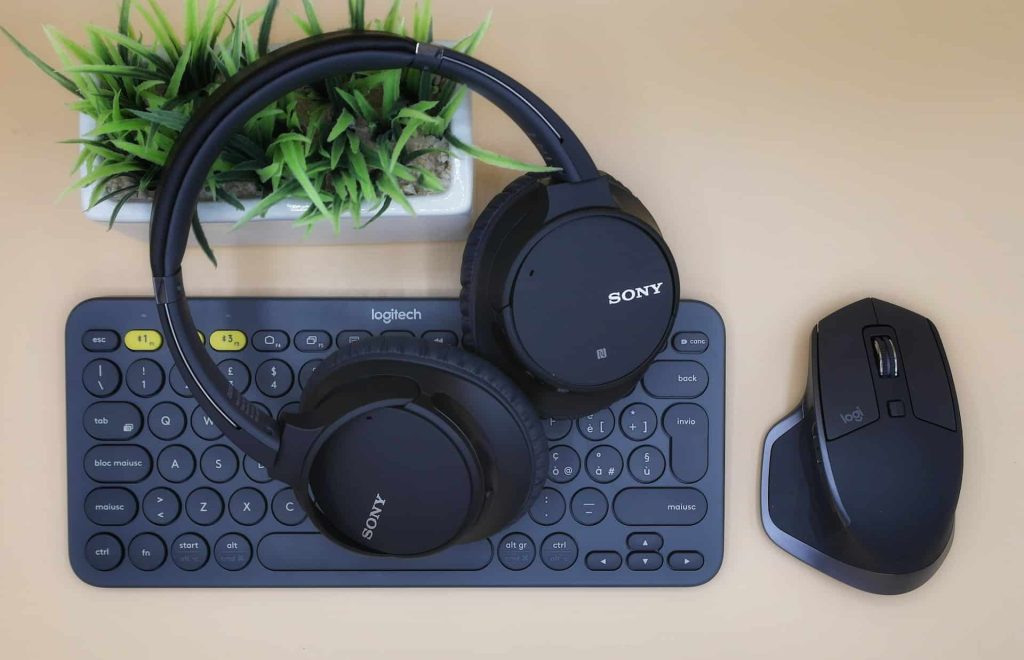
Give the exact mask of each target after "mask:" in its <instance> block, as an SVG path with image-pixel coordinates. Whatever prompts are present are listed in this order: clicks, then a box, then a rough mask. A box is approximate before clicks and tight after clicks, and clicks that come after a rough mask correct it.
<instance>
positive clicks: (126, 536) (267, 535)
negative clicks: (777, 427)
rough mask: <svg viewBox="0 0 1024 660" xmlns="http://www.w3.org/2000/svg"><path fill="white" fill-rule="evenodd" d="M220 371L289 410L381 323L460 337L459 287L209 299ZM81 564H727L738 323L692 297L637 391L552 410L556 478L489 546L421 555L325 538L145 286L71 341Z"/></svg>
mask: <svg viewBox="0 0 1024 660" xmlns="http://www.w3.org/2000/svg"><path fill="white" fill-rule="evenodd" d="M191 308H192V314H193V316H194V318H195V321H196V325H197V327H198V328H200V330H201V332H202V333H203V339H204V341H205V343H206V345H207V347H208V349H209V350H210V352H211V354H212V355H213V357H214V359H215V360H216V361H217V362H218V364H219V365H220V369H221V371H222V372H223V373H224V375H225V376H226V377H227V378H228V379H229V380H230V381H231V382H232V384H233V385H234V386H235V387H236V388H238V389H239V390H242V391H244V392H245V394H246V396H247V397H248V398H249V399H250V400H252V401H254V402H258V403H259V404H261V405H263V406H266V408H267V409H268V410H269V411H270V412H271V413H273V414H280V413H281V412H282V411H289V410H292V409H295V408H296V407H297V405H298V403H297V402H298V399H299V396H300V393H301V391H302V387H303V386H304V385H305V384H306V383H307V382H308V381H309V378H310V375H311V374H312V373H313V371H314V370H315V369H316V366H317V364H319V363H320V361H321V360H323V359H324V358H325V357H326V356H327V355H329V354H330V352H331V351H332V350H333V349H334V348H335V347H336V346H338V345H343V344H346V343H349V342H355V341H362V340H363V339H365V338H366V337H369V336H371V335H376V334H381V333H398V334H406V335H415V336H420V337H423V338H424V339H426V340H428V341H435V342H440V343H446V344H456V345H457V344H459V343H460V340H461V337H460V322H459V303H458V301H457V300H449V299H311V298H296V299H283V298H282V299H255V298H223V299H213V298H208V299H196V300H193V301H192V302H191ZM65 355H66V368H67V375H66V385H67V429H68V431H67V447H68V544H69V548H68V550H69V556H70V560H71V566H72V568H73V569H74V571H75V573H76V574H77V575H78V576H79V577H80V578H81V579H82V580H84V581H85V582H87V583H89V584H92V585H96V586H104V587H236V586H237V587H242V586H245V587H259V586H263V587H288V586H335V587H342V586H692V585H697V584H701V583H704V582H706V581H708V580H710V579H711V578H712V577H713V576H714V575H715V573H716V572H717V571H718V569H719V566H720V565H721V562H722V545H723V523H724V521H723V513H724V502H723V496H724V492H723V481H724V474H723V472H724V445H725V439H724V422H725V328H724V326H723V324H722V320H721V317H720V316H719V315H718V313H717V312H716V311H715V310H714V309H713V308H712V307H710V306H709V305H707V304H705V303H701V302H696V301H683V302H681V303H680V306H679V314H678V318H677V320H676V328H675V333H674V334H673V337H672V340H671V345H669V346H667V347H666V348H665V350H664V351H663V352H662V353H661V355H660V356H659V357H658V360H657V361H656V362H655V363H654V364H653V365H652V366H651V367H650V368H649V369H648V371H647V373H646V375H645V376H644V378H643V380H642V382H641V383H640V384H639V385H637V387H636V389H635V390H634V392H633V393H632V394H631V395H630V396H628V397H625V398H624V399H622V400H621V401H619V402H617V403H615V404H614V405H612V406H611V407H610V408H609V409H605V410H602V411H600V412H597V413H595V414H593V415H588V416H587V417H584V418H581V419H578V420H573V421H570V420H563V421H554V420H544V421H543V424H544V428H545V430H546V432H547V436H548V438H549V440H550V447H549V452H550V456H551V465H550V468H549V475H548V483H547V484H546V487H545V488H544V490H543V491H542V492H541V495H540V497H539V498H538V500H537V501H536V503H535V504H534V505H533V506H532V508H531V509H530V510H529V512H528V514H527V515H524V516H523V517H522V518H521V519H520V520H519V521H518V522H516V523H515V524H513V525H512V526H511V527H509V528H508V529H506V530H504V531H503V532H501V533H500V534H497V535H495V536H493V537H491V538H490V539H486V540H482V541H477V542H474V543H469V544H464V545H460V546H455V547H452V548H449V549H447V550H444V551H443V552H440V553H438V554H435V555H430V556H426V557H417V558H382V557H369V556H364V555H360V554H356V553H353V552H349V551H347V550H345V549H342V548H340V547H338V546H336V545H334V544H333V543H331V542H329V541H327V540H326V539H324V538H323V537H321V536H320V535H319V534H318V533H317V532H316V530H315V529H314V527H313V525H312V524H311V523H310V522H309V520H307V519H306V518H305V517H304V515H303V514H302V511H301V509H299V507H298V506H297V504H296V502H295V499H294V496H293V495H292V493H291V491H290V490H288V489H287V488H286V487H285V486H284V485H283V484H280V483H276V482H274V481H271V480H270V479H269V477H268V476H267V471H266V468H265V467H264V466H262V465H260V464H258V463H256V462H255V461H253V460H252V459H250V458H247V457H245V456H244V455H243V454H242V453H241V452H240V451H239V450H237V449H235V448H234V447H233V446H232V445H231V444H229V443H228V442H227V441H226V439H225V438H224V437H223V436H221V434H220V432H219V431H218V430H217V428H216V427H215V426H214V425H213V424H212V423H211V421H210V420H209V418H207V416H206V415H205V414H204V413H203V411H202V410H201V409H200V408H198V406H197V405H196V403H195V402H194V401H193V399H192V398H191V395H190V393H189V392H188V389H187V387H186V386H185V383H184V381H183V380H182V378H181V376H180V374H179V373H178V372H177V369H176V368H175V367H174V365H173V362H172V360H171V358H170V355H169V354H168V352H167V351H166V349H165V348H164V338H163V337H162V334H161V331H160V323H159V320H158V319H157V316H156V310H155V306H154V304H153V301H152V300H151V299H149V298H102V299H93V300H87V301H85V302H83V303H81V304H80V305H78V306H77V307H76V308H75V309H74V310H72V312H71V314H70V316H69V317H68V322H67V329H66V337H65Z"/></svg>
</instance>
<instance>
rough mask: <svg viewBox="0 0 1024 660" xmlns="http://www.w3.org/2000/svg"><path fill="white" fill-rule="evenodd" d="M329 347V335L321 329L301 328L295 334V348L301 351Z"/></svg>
mask: <svg viewBox="0 0 1024 660" xmlns="http://www.w3.org/2000/svg"><path fill="white" fill-rule="evenodd" d="M330 347H331V336H330V335H329V334H327V333H326V332H324V331H323V330H303V331H302V332H298V333H296V334H295V348H297V349H299V350H300V351H302V352H303V353H316V352H318V351H326V350H327V349H328V348H330Z"/></svg>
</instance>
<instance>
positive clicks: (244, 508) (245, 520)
mask: <svg viewBox="0 0 1024 660" xmlns="http://www.w3.org/2000/svg"><path fill="white" fill-rule="evenodd" d="M228 513H230V514H231V517H232V518H234V519H235V522H237V523H239V524H241V525H255V524H256V523H258V522H259V521H261V520H263V516H265V515H266V513H267V500H265V499H264V498H263V495H262V494H261V493H260V491H258V490H256V489H255V488H241V489H239V490H236V491H235V494H234V495H232V496H231V499H230V500H228Z"/></svg>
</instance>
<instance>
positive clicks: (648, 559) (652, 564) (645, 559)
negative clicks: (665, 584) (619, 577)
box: [626, 552, 662, 571]
mask: <svg viewBox="0 0 1024 660" xmlns="http://www.w3.org/2000/svg"><path fill="white" fill-rule="evenodd" d="M661 564H662V559H661V555H660V554H658V553H657V552H631V553H629V557H627V558H626V565H627V566H629V570H631V571H656V570H658V569H659V568H661Z"/></svg>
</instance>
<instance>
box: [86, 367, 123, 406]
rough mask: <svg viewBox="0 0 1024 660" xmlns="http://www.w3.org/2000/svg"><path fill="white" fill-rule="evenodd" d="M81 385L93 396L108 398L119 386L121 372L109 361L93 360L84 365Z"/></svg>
mask: <svg viewBox="0 0 1024 660" xmlns="http://www.w3.org/2000/svg"><path fill="white" fill-rule="evenodd" d="M82 385H84V386H85V389H86V391H87V392H88V393H89V394H91V395H93V396H98V397H107V396H110V395H111V394H113V393H114V392H116V391H117V388H118V387H120V386H121V370H120V369H118V368H117V365H116V364H114V363H113V362H111V361H110V360H93V361H92V362H90V363H89V364H87V365H85V371H83V372H82Z"/></svg>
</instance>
